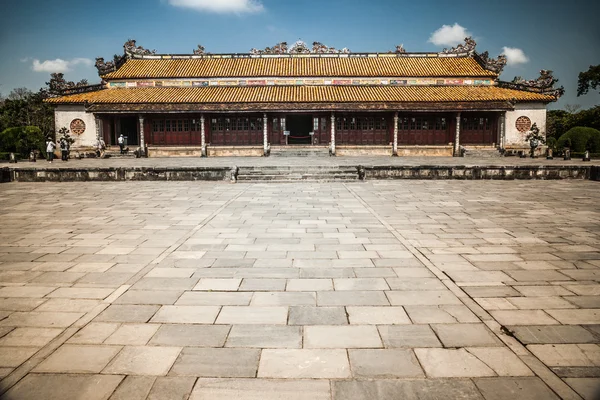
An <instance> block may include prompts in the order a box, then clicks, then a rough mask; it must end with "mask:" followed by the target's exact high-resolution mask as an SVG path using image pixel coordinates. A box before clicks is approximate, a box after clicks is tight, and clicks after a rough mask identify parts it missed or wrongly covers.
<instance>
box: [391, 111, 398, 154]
mask: <svg viewBox="0 0 600 400" xmlns="http://www.w3.org/2000/svg"><path fill="white" fill-rule="evenodd" d="M392 156H398V111H396V112H395V113H394V145H393V147H392Z"/></svg>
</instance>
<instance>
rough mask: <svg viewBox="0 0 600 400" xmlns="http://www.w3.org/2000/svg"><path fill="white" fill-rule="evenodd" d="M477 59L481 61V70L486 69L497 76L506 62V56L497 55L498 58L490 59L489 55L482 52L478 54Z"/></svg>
mask: <svg viewBox="0 0 600 400" xmlns="http://www.w3.org/2000/svg"><path fill="white" fill-rule="evenodd" d="M479 58H480V59H481V64H482V66H483V68H485V69H487V70H488V71H492V72H495V73H497V74H500V73H501V72H502V70H503V69H504V66H505V65H506V61H507V58H506V56H505V55H503V54H501V55H499V56H498V58H490V56H489V53H488V52H487V51H484V52H483V53H481V54H479Z"/></svg>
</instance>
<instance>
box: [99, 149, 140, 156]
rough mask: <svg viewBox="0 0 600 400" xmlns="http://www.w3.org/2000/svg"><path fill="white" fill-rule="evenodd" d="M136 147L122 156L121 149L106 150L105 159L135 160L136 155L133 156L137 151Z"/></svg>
mask: <svg viewBox="0 0 600 400" xmlns="http://www.w3.org/2000/svg"><path fill="white" fill-rule="evenodd" d="M135 149H136V148H135V147H134V148H131V147H130V148H129V151H128V152H127V153H125V154H121V152H120V151H119V149H117V150H106V152H105V153H104V154H105V157H106V158H135V154H133V152H134V151H135Z"/></svg>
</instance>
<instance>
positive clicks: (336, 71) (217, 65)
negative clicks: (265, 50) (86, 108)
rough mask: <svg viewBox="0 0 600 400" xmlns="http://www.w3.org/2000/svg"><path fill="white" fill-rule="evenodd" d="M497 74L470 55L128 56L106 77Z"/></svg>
mask: <svg viewBox="0 0 600 400" xmlns="http://www.w3.org/2000/svg"><path fill="white" fill-rule="evenodd" d="M313 76H314V77H326V76H334V77H492V78H495V77H497V74H495V73H493V72H490V71H488V70H486V69H484V68H482V67H481V65H479V63H477V61H475V59H474V58H472V57H427V56H421V57H351V58H347V57H341V58H338V57H306V58H303V57H283V58H282V57H273V58H194V59H158V60H153V59H141V60H140V59H132V60H127V61H126V62H125V64H124V65H122V66H121V67H120V68H119V69H118V70H117V71H115V72H111V73H109V74H107V75H105V76H104V77H103V78H104V79H131V78H218V77H240V78H241V77H313Z"/></svg>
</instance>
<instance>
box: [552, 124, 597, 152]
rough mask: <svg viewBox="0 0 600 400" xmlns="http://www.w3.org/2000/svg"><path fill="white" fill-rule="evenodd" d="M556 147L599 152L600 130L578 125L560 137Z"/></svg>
mask: <svg viewBox="0 0 600 400" xmlns="http://www.w3.org/2000/svg"><path fill="white" fill-rule="evenodd" d="M556 147H558V148H559V149H562V148H563V147H569V148H570V149H571V150H572V151H573V152H578V153H583V152H584V151H586V150H589V151H590V152H592V153H598V152H600V131H598V130H596V129H594V128H586V127H583V126H576V127H575V128H571V129H569V130H568V131H567V132H566V133H565V134H564V135H562V136H561V137H560V138H558V142H557V143H556Z"/></svg>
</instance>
